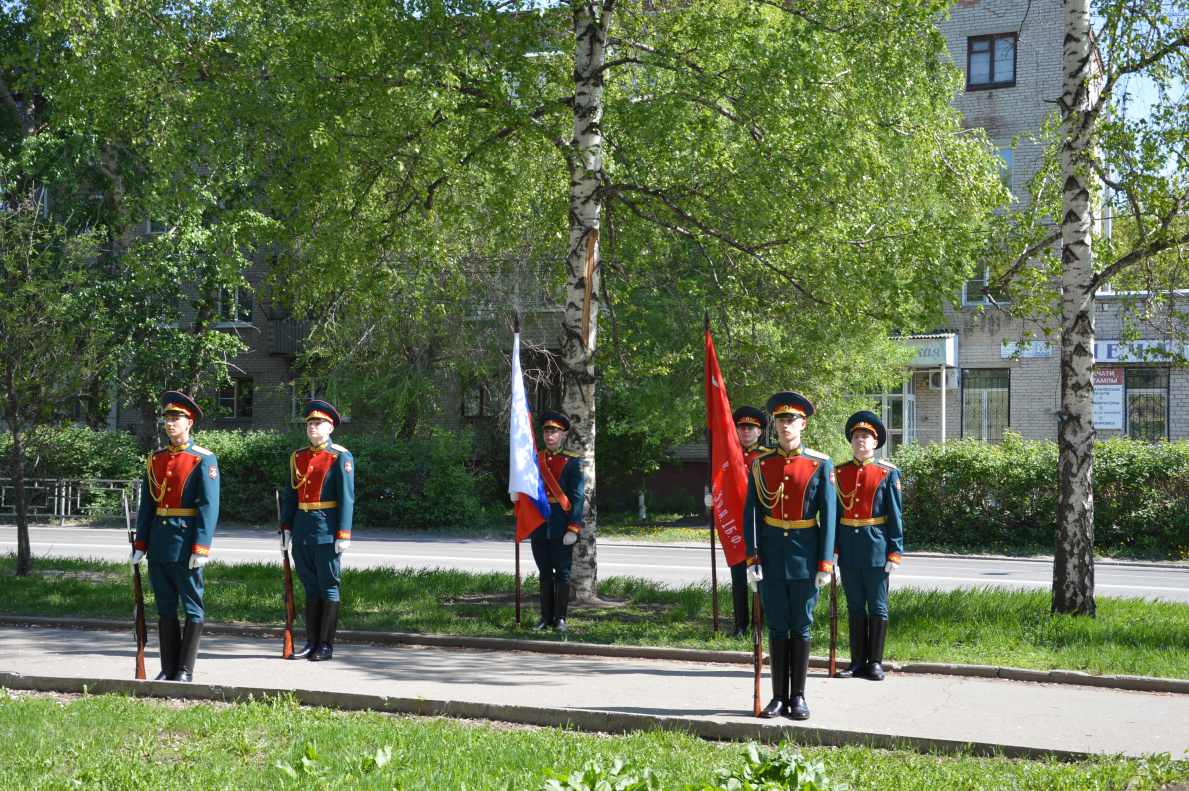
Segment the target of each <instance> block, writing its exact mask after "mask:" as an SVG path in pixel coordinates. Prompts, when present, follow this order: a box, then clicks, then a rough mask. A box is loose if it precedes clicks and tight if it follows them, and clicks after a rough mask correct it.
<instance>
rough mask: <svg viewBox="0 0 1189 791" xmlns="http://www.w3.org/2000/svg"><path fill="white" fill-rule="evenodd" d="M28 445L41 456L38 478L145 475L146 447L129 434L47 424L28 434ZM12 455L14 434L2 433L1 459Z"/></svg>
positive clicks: (0, 435)
mask: <svg viewBox="0 0 1189 791" xmlns="http://www.w3.org/2000/svg"><path fill="white" fill-rule="evenodd" d="M27 442H28V443H29V448H30V450H31V451H32V452H33V453H36V454H37V455H39V456H40V457H41V463H40V465H39V466H38V469H37V475H38V477H42V478H108V479H115V480H129V479H134V478H139V477H140V476H141V474H142V473H143V472H144V448H143V447H142V446H141V445H140V443H139V442H138V441H137V439H136V437H134V436H132V435H131V434H129V433H128V432H126V431H93V430H91V429H86V428H79V427H78V426H74V425H70V424H65V425H47V426H38V427H37V428H36V429H34V430H33V431H31V432H29V434H28V435H27ZM11 452H12V435H11V434H8V433H0V456H7V455H8V454H10V453H11Z"/></svg>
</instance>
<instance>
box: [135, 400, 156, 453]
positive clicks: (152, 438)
mask: <svg viewBox="0 0 1189 791" xmlns="http://www.w3.org/2000/svg"><path fill="white" fill-rule="evenodd" d="M140 434H141V437H142V441H143V442H144V444H145V447H147V448H148V449H149V452H150V453H152V452H153V451H156V450H161V432H160V431H158V430H157V402H156V401H154V400H153V399H152V398H149V397H148V396H147V395H145V394H144V393H141V394H140Z"/></svg>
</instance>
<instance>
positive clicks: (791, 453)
mask: <svg viewBox="0 0 1189 791" xmlns="http://www.w3.org/2000/svg"><path fill="white" fill-rule="evenodd" d="M776 450H777V452H779V453H780V455H781V456H784V457H785V458H788V457H791V456H800V455H801V451H803V450H805V446H803V445H798V446H797V447H795V448H793V449H792V450H790V451H786V450H785V449H784V447H783V446H782V447H779V448H777V449H776Z"/></svg>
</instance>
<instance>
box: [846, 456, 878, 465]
mask: <svg viewBox="0 0 1189 791" xmlns="http://www.w3.org/2000/svg"><path fill="white" fill-rule="evenodd" d="M852 461H854V463H855V466H856V467H866V466H867V465H868V464H874V463H875V457H874V456H872V457H871V458H869V459H865V460H863V461H859V460H858V459H852Z"/></svg>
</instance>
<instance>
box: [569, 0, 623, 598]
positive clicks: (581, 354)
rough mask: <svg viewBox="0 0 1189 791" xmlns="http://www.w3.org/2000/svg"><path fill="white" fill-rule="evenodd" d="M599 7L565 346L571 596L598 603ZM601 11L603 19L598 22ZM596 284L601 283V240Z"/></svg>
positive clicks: (589, 43) (594, 7)
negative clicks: (577, 488)
mask: <svg viewBox="0 0 1189 791" xmlns="http://www.w3.org/2000/svg"><path fill="white" fill-rule="evenodd" d="M600 6H601V4H599V3H586V2H583V1H582V0H574V1H573V2H572V7H573V9H574V33H575V38H576V40H577V43H576V48H575V51H574V139H573V141H572V143H571V146H572V148H571V150H572V154H571V158H570V249H569V257H568V259H567V261H566V313H565V321H564V323H563V329H564V331H565V338H564V342H563V345H562V398H561V403H562V411H563V412H565V414H566V415H567V416H568V417H569V419H570V431H569V443H570V448H571V449H572V450H573V451H575V452H577V453H580V454H581V455H582V468H583V473H584V475H585V485H586V491H585V499H584V503H583V524H582V532H581V533H580V534H579V536H578V543H577V544H575V545H574V565H573V568H572V570H571V595H572V597H573V598H574V599H576V600H578V601H592V600H594V599H596V598H597V596H598V591H597V586H598V579H599V567H598V562H597V560H596V556H595V528H596V525H597V522H598V511H597V509H596V507H595V494H596V491H595V376H594V359H593V355H592V354H588V353H587V340H586V339H584V338H583V337H582V302H583V299H584V298H585V294H586V273H585V267H586V245H587V240H588V239H589V238H590V233H591V231H593V230H596V229H598V227H599V214H600V211H601V208H602V205H601V200H600V198H599V197H598V195H597V190H598V188H599V175H600V174H601V173H602V170H603V160H602V150H603V135H602V131H601V130H600V128H599V121H600V119H601V118H602V115H603V72H602V66H603V64H604V63H605V62H606V54H607V25H608V23H609V17H610V16H611V12H610V11H609V10H602V9H601V7H600ZM600 10H602V17H603V18H601V19H596V18H593V17H592V14H593V13H597V12H598V11H600ZM595 262H596V266H595V273H596V274H595V279H596V281H597V278H598V258H597V243H596V258H595ZM591 291H592V297H591V300H592V301H591V306H590V339H589V346H590V348H591V349H593V348H594V347H595V344H594V338H595V335H596V332H597V327H598V307H599V303H598V299H597V296H598V293H599V289H598V283H597V282H596V283H595V284H594V286H593V288H592V290H591Z"/></svg>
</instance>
